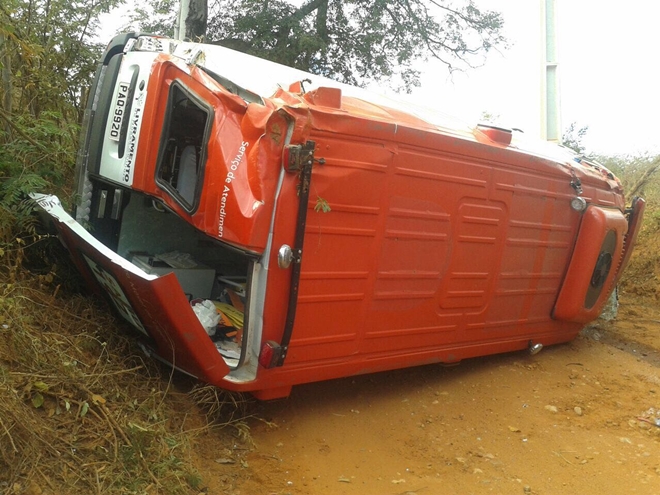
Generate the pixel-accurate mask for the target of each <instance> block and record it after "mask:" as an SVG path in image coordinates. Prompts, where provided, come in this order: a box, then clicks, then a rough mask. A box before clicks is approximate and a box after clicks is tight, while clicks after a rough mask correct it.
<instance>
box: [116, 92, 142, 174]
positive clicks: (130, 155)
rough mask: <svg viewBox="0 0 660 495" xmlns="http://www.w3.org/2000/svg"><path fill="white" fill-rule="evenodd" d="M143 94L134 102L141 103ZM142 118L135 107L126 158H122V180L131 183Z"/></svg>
mask: <svg viewBox="0 0 660 495" xmlns="http://www.w3.org/2000/svg"><path fill="white" fill-rule="evenodd" d="M143 99H144V93H143V94H141V95H140V96H139V97H138V98H136V102H138V103H142V100H143ZM141 116H142V106H141V105H136V108H135V112H134V113H133V116H132V118H131V121H130V123H129V124H128V125H129V128H128V136H126V157H125V158H124V169H123V171H122V176H121V178H122V180H123V181H124V182H125V183H127V184H130V183H131V171H132V169H133V165H134V164H135V154H136V151H137V141H138V131H139V130H140V120H141V119H140V117H141Z"/></svg>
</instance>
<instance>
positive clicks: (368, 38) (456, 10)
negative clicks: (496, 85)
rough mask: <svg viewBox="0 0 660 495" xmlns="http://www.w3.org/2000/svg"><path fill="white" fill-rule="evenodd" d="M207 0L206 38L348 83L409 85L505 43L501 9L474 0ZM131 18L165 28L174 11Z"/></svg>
mask: <svg viewBox="0 0 660 495" xmlns="http://www.w3.org/2000/svg"><path fill="white" fill-rule="evenodd" d="M167 2H171V4H173V3H174V2H175V0H157V2H156V8H155V10H157V11H158V10H160V11H163V5H164V4H165V3H167ZM209 2H210V3H209V21H208V29H207V33H206V39H207V40H208V41H210V42H212V43H217V44H220V45H223V46H226V47H228V48H233V49H236V50H240V51H243V52H245V53H249V54H252V55H256V56H259V57H262V58H266V59H269V60H273V61H275V62H279V63H282V64H284V65H288V66H290V67H295V68H298V69H302V70H305V71H308V72H312V73H315V74H321V75H324V76H327V77H331V78H333V79H336V80H339V81H342V82H347V83H351V84H358V85H364V84H365V83H367V82H369V81H373V80H382V79H388V80H389V82H390V85H395V86H396V84H393V82H394V81H397V82H398V83H399V87H400V88H403V89H409V88H410V87H411V86H413V85H416V84H418V83H419V81H418V78H419V73H418V67H419V63H420V62H422V61H427V60H429V59H436V60H439V61H441V62H442V63H444V64H445V65H446V66H447V68H448V70H449V71H453V70H457V69H459V70H460V69H466V68H469V67H475V66H478V65H480V64H482V63H483V61H484V57H485V56H486V54H487V53H488V52H489V51H490V50H492V49H497V48H498V47H504V46H506V40H505V38H504V36H503V35H502V29H503V24H504V23H503V19H502V17H501V15H500V14H498V13H496V12H492V11H487V10H480V9H479V8H478V7H477V6H476V5H475V4H474V3H473V1H472V0H457V1H456V2H454V3H451V2H450V1H449V0H305V1H304V2H302V4H299V5H298V6H296V5H293V4H292V3H289V2H287V1H284V0H209ZM455 3H458V6H453V4H455ZM138 14H140V13H138ZM142 15H144V13H143V14H142ZM134 20H135V21H138V24H140V25H141V26H142V27H144V26H147V27H148V28H149V29H148V30H151V31H154V28H155V30H156V31H158V30H159V28H161V29H160V31H161V32H163V30H165V32H166V33H170V32H171V26H172V25H173V19H172V16H171V14H170V16H169V17H161V18H160V23H159V22H154V20H155V19H154V17H153V16H150V17H149V18H147V19H146V21H147V22H146V23H145V22H144V20H145V18H144V17H141V18H140V17H137V18H135V19H134ZM197 34H199V33H197Z"/></svg>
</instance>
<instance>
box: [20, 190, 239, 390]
mask: <svg viewBox="0 0 660 495" xmlns="http://www.w3.org/2000/svg"><path fill="white" fill-rule="evenodd" d="M32 198H33V199H34V200H35V201H36V202H37V203H38V205H39V206H40V207H41V208H42V209H43V210H44V212H46V213H47V214H48V215H49V216H50V218H51V219H52V221H53V223H54V225H55V227H56V229H57V231H58V233H59V237H60V239H61V240H62V242H63V243H64V245H65V246H66V247H67V249H68V250H69V252H70V253H71V256H72V258H73V261H74V263H75V264H76V265H77V267H78V269H79V270H80V272H81V273H83V274H84V275H85V278H86V279H87V281H88V283H89V285H90V286H91V287H93V288H95V289H96V290H97V292H99V293H101V294H103V295H104V296H105V297H107V298H108V299H109V300H110V301H111V303H112V305H113V306H114V308H115V309H116V310H117V312H118V313H119V314H120V315H121V316H122V317H123V318H124V319H125V320H126V321H128V322H129V323H130V324H131V325H132V326H133V327H134V328H135V329H136V330H137V331H138V332H139V333H140V334H141V337H142V340H143V341H144V342H145V344H146V345H147V347H149V348H150V349H151V350H152V351H153V352H154V353H155V354H156V355H157V356H158V357H160V358H161V359H163V360H164V361H166V362H167V363H169V364H171V365H172V366H173V367H175V368H177V369H180V370H182V371H185V372H186V373H189V374H191V375H193V376H196V377H198V378H200V379H202V380H204V381H207V382H210V383H218V382H219V381H220V380H221V379H222V377H224V376H225V375H227V374H228V373H229V367H228V366H227V364H226V363H225V361H224V360H223V358H222V356H221V355H220V354H219V353H218V350H217V349H216V347H215V345H214V344H213V342H212V341H211V340H210V339H209V337H208V335H207V333H206V331H205V330H204V328H203V327H202V325H201V323H200V322H199V320H198V319H197V316H196V315H195V313H194V312H193V310H192V308H191V306H190V303H189V301H188V298H187V297H186V295H185V294H184V292H183V290H182V288H181V286H180V284H179V282H178V280H177V278H176V276H175V275H174V274H173V273H169V274H167V275H163V276H160V277H159V276H156V275H151V274H148V273H146V272H144V271H142V270H141V269H140V268H138V267H136V266H135V265H133V264H132V263H130V262H128V261H127V260H126V259H124V258H122V257H121V256H119V255H118V254H117V253H115V252H114V251H112V250H111V249H109V248H107V247H106V246H105V245H103V244H102V243H101V242H99V241H98V240H97V239H95V238H94V237H93V236H92V235H91V234H90V233H89V232H87V231H86V230H85V229H84V228H83V227H82V225H80V224H79V223H78V222H76V221H75V220H74V219H73V218H72V217H71V216H70V215H69V214H68V213H67V212H66V211H65V210H64V209H63V208H62V205H61V204H60V201H59V199H58V198H57V197H55V196H47V195H43V194H32Z"/></svg>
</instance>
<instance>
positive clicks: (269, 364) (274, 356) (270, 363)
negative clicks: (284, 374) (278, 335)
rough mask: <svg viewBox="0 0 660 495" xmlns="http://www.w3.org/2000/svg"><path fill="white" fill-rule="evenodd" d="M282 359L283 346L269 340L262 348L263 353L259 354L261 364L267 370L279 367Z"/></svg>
mask: <svg viewBox="0 0 660 495" xmlns="http://www.w3.org/2000/svg"><path fill="white" fill-rule="evenodd" d="M281 357H282V346H280V345H279V344H278V343H277V342H274V341H272V340H268V341H266V342H265V343H264V345H263V346H261V353H260V354H259V364H260V365H261V366H263V367H264V368H266V369H269V368H274V367H275V366H277V365H278V363H279V361H280V358H281Z"/></svg>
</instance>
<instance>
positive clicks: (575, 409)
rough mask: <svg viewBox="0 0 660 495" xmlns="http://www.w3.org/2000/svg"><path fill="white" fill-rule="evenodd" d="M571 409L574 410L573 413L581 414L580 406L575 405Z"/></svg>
mask: <svg viewBox="0 0 660 495" xmlns="http://www.w3.org/2000/svg"><path fill="white" fill-rule="evenodd" d="M573 411H575V414H577V415H578V416H582V408H581V407H580V406H575V407H574V408H573Z"/></svg>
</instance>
